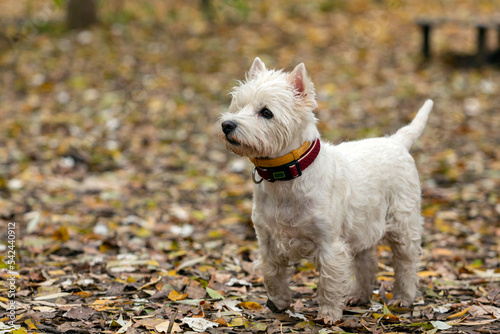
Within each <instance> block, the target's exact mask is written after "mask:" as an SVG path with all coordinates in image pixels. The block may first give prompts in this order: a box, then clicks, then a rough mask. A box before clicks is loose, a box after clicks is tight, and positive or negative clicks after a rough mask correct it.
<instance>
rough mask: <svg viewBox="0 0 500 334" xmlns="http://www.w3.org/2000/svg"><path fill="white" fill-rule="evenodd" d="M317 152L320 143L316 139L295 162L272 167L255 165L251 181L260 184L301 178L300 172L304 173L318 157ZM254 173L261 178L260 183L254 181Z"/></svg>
mask: <svg viewBox="0 0 500 334" xmlns="http://www.w3.org/2000/svg"><path fill="white" fill-rule="evenodd" d="M319 150H320V141H319V138H318V139H316V140H315V141H314V142H313V143H312V145H311V146H309V148H308V149H307V150H306V152H305V153H304V154H302V155H301V156H300V157H299V158H298V159H296V160H293V161H291V162H289V163H286V164H284V165H280V166H273V167H262V166H257V165H256V166H255V168H254V170H253V174H252V180H253V182H254V183H261V182H262V180H266V181H269V182H274V181H288V180H293V179H295V178H297V177H299V176H301V175H302V171H304V170H305V169H306V168H307V167H309V165H311V164H312V163H313V162H314V160H315V159H316V157H317V156H318V153H319ZM259 160H261V159H259ZM252 162H253V161H252ZM255 172H257V173H258V174H259V175H260V177H261V178H262V179H261V180H260V181H257V180H256V179H255Z"/></svg>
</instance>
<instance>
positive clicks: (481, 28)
mask: <svg viewBox="0 0 500 334" xmlns="http://www.w3.org/2000/svg"><path fill="white" fill-rule="evenodd" d="M416 23H417V25H419V26H420V29H421V31H422V55H423V57H424V58H425V59H430V58H431V35H432V31H433V29H435V28H437V27H439V26H441V25H444V24H454V25H458V26H465V27H474V28H475V29H476V30H477V35H476V45H477V46H476V55H475V58H476V62H477V63H478V64H479V65H481V64H484V63H485V62H486V59H487V56H488V48H487V43H486V40H487V39H486V38H487V32H488V30H490V29H493V30H496V31H497V34H498V37H497V39H498V47H500V17H495V18H491V19H487V20H484V19H468V20H466V19H452V18H418V19H417V20H416Z"/></svg>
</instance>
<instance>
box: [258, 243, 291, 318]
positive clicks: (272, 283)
mask: <svg viewBox="0 0 500 334" xmlns="http://www.w3.org/2000/svg"><path fill="white" fill-rule="evenodd" d="M272 255H273V252H272V250H270V249H268V248H266V249H265V250H264V249H261V252H260V259H259V260H258V262H257V268H256V269H257V271H258V272H259V273H260V274H261V275H262V276H263V277H264V284H265V286H266V290H267V295H268V298H269V300H268V301H267V306H268V307H269V309H270V310H271V311H273V312H281V311H283V310H284V309H286V308H287V307H288V306H289V305H290V303H291V302H292V292H291V290H290V287H289V285H288V279H289V268H288V261H284V260H283V259H281V260H280V259H276V258H274V257H273V256H272Z"/></svg>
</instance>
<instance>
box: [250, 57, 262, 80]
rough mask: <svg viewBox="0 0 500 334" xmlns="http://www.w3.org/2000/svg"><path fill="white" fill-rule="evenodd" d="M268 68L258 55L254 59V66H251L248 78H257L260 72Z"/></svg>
mask: <svg viewBox="0 0 500 334" xmlns="http://www.w3.org/2000/svg"><path fill="white" fill-rule="evenodd" d="M265 70H266V65H264V63H263V62H262V60H260V58H259V57H256V58H255V60H254V61H253V64H252V66H251V67H250V70H249V71H248V74H247V76H248V79H253V78H255V77H256V76H257V75H258V74H259V73H260V72H264V71H265Z"/></svg>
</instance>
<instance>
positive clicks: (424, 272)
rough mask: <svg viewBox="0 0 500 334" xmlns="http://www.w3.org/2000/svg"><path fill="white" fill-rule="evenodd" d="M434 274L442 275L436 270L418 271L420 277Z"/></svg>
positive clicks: (436, 275)
mask: <svg viewBox="0 0 500 334" xmlns="http://www.w3.org/2000/svg"><path fill="white" fill-rule="evenodd" d="M432 276H435V277H438V276H441V275H439V274H438V273H437V272H435V271H421V272H419V273H418V277H432Z"/></svg>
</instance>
